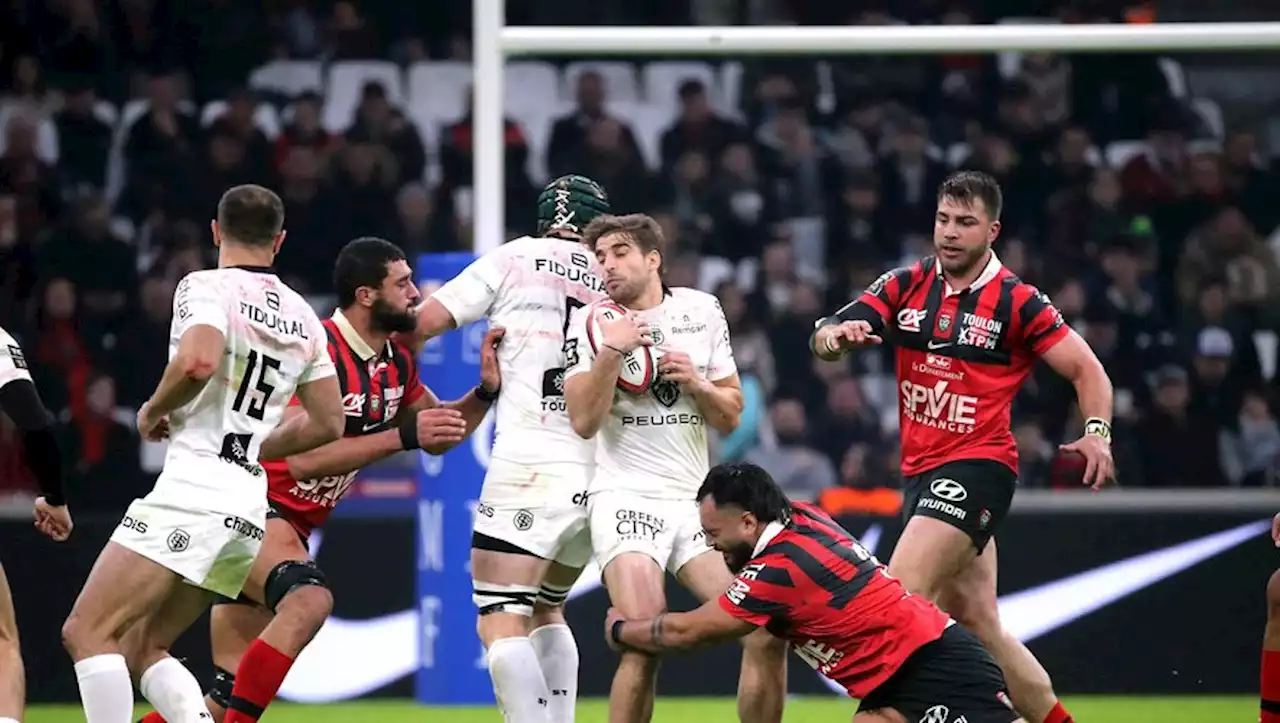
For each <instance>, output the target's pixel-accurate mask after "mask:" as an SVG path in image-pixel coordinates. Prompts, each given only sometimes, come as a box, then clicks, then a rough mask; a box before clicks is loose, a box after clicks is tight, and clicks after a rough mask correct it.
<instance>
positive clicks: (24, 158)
mask: <svg viewBox="0 0 1280 723" xmlns="http://www.w3.org/2000/svg"><path fill="white" fill-rule="evenodd" d="M38 122H39V119H38V118H36V117H35V116H34V115H32V114H31V113H29V112H27V111H21V112H18V113H15V114H14V115H12V116H10V118H9V123H8V125H6V126H5V127H4V133H5V148H4V154H3V155H0V193H4V194H9V195H12V196H14V198H15V200H16V201H17V212H18V233H19V234H20V235H21V236H22V237H24V238H32V237H34V236H35V235H36V233H37V232H38V231H39V230H40V229H42V228H47V227H48V226H50V225H52V224H54V223H56V222H57V219H58V214H59V213H60V212H61V210H62V197H61V188H60V184H59V179H58V175H57V171H56V170H55V169H54V168H53V166H50V165H49V164H48V163H46V162H45V161H44V160H43V159H42V158H40V156H39V155H38V154H37V151H36V132H37V128H38V126H37V123H38Z"/></svg>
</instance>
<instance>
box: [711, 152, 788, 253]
mask: <svg viewBox="0 0 1280 723" xmlns="http://www.w3.org/2000/svg"><path fill="white" fill-rule="evenodd" d="M712 171H713V175H712V189H711V199H710V211H711V219H712V221H711V223H712V228H714V229H715V231H716V232H715V233H714V234H711V235H709V236H707V237H706V238H704V239H703V240H702V253H703V255H705V256H715V257H718V258H723V259H726V260H728V261H730V262H733V263H735V264H736V263H738V262H741V261H742V260H744V259H748V258H751V259H754V258H759V256H760V252H761V250H763V248H764V244H765V241H766V240H767V239H768V232H769V224H770V223H771V222H772V221H773V220H775V218H776V214H777V203H776V202H775V200H774V198H773V194H772V193H771V191H772V189H770V188H769V187H768V185H767V180H766V179H765V178H764V177H763V176H762V175H761V173H760V170H759V168H758V167H757V166H756V159H755V155H754V154H753V153H752V150H751V146H750V145H748V144H746V143H734V144H732V145H730V146H727V147H726V148H725V149H724V153H723V154H721V156H720V165H719V167H718V168H713V169H712Z"/></svg>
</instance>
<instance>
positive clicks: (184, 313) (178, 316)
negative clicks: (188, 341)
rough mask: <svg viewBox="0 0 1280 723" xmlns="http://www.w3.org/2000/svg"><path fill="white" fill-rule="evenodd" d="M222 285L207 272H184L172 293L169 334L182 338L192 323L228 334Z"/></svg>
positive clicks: (224, 334)
mask: <svg viewBox="0 0 1280 723" xmlns="http://www.w3.org/2000/svg"><path fill="white" fill-rule="evenodd" d="M221 290H222V287H221V286H220V285H219V284H217V283H215V282H214V277H212V276H210V275H208V274H187V275H186V276H184V277H182V281H179V282H178V288H177V289H176V290H175V292H174V294H173V327H172V334H173V336H174V337H176V338H179V339H180V338H182V335H183V334H186V333H187V331H188V330H189V329H191V327H193V326H212V327H213V328H215V329H217V330H218V331H219V332H220V333H221V334H222V335H223V336H226V335H227V308H226V301H225V300H224V299H222V298H220V297H219V292H220V291H221Z"/></svg>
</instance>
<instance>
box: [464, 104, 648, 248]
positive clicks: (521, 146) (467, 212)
mask: <svg viewBox="0 0 1280 723" xmlns="http://www.w3.org/2000/svg"><path fill="white" fill-rule="evenodd" d="M473 100H474V99H473V96H472V94H471V90H470V89H469V88H468V89H467V114H466V115H465V116H464V117H463V118H462V120H460V121H458V122H456V123H452V124H450V125H448V126H446V127H445V128H444V130H443V132H442V133H441V134H440V150H439V157H440V171H441V173H442V174H443V176H444V178H443V181H442V183H441V184H440V192H441V193H442V194H443V197H442V198H441V200H442V201H443V202H444V203H443V204H441V206H440V207H441V208H448V209H450V211H451V212H453V213H455V214H457V215H458V216H459V217H460V218H462V219H463V220H464V221H465V222H466V223H468V224H470V221H471V218H472V210H471V206H472V203H469V202H468V203H462V202H461V201H462V200H464V199H463V198H460V197H456V196H455V194H456V193H457V192H459V191H461V190H462V189H467V192H466V194H465V196H466V198H465V200H467V201H472V200H473V199H471V198H470V195H471V192H470V189H471V184H472V183H473V182H474V181H473V180H472V178H471V156H472V153H473V148H472V144H473V143H474V138H473V137H472V112H473V110H474V103H473ZM502 123H503V130H502V140H503V158H504V161H505V163H504V165H505V166H506V169H505V170H504V171H503V173H504V175H503V178H505V179H506V183H507V187H506V208H507V218H506V223H507V228H508V229H521V228H525V227H527V226H528V225H529V218H528V217H529V212H528V210H527V209H528V208H529V207H530V206H531V205H532V204H533V202H534V201H535V200H536V199H537V193H536V192H535V190H534V188H533V181H532V180H530V178H529V174H528V172H527V171H526V170H525V167H526V164H527V163H528V161H529V142H528V140H527V139H526V138H525V134H524V129H523V128H522V127H521V126H520V124H519V123H517V122H516V121H514V120H512V119H510V118H504V119H503V121H502ZM606 188H608V186H607V185H606ZM609 196H610V201H611V202H612V203H614V204H617V203H618V200H617V199H616V197H615V195H614V193H613V191H612V190H610V192H609ZM481 202H482V203H483V199H481ZM619 207H620V208H627V207H626V206H619Z"/></svg>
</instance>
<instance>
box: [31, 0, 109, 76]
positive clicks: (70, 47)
mask: <svg viewBox="0 0 1280 723" xmlns="http://www.w3.org/2000/svg"><path fill="white" fill-rule="evenodd" d="M49 7H50V10H51V11H52V15H53V17H52V18H50V20H51V23H52V25H51V28H50V30H51V31H52V32H51V33H50V38H51V40H50V44H49V47H48V49H47V50H46V53H47V55H46V65H45V67H46V68H47V69H48V71H49V75H50V76H51V78H52V79H54V80H55V81H61V82H62V83H64V84H67V85H73V84H76V83H84V84H85V85H88V86H89V87H92V88H97V87H98V85H99V84H100V83H101V81H102V80H103V78H102V77H101V76H102V74H103V71H104V69H106V68H107V67H109V66H108V62H109V60H110V50H109V47H108V43H109V42H110V38H109V37H108V35H107V32H108V29H107V27H106V26H105V25H104V24H103V20H102V16H101V14H100V13H99V10H98V5H97V3H95V2H94V0H65V1H64V2H59V3H54V4H52V5H50V6H49ZM73 79H74V80H73Z"/></svg>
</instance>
